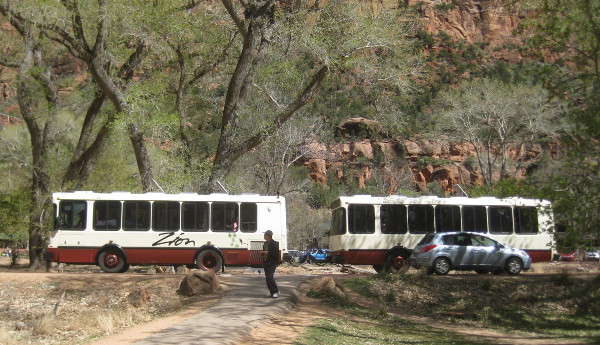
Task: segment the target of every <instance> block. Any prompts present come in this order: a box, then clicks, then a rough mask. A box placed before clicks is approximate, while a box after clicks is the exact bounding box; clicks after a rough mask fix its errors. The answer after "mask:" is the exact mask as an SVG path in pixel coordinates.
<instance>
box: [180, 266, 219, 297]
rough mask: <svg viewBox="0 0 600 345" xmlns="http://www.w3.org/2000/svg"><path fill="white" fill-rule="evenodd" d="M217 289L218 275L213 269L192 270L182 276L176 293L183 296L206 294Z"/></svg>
mask: <svg viewBox="0 0 600 345" xmlns="http://www.w3.org/2000/svg"><path fill="white" fill-rule="evenodd" d="M217 290H219V277H217V274H216V273H215V271H213V270H207V271H194V272H191V273H190V274H188V275H187V276H185V277H184V278H183V280H182V281H181V283H180V284H179V290H177V293H179V294H180V295H183V296H195V295H208V294H211V293H214V292H217Z"/></svg>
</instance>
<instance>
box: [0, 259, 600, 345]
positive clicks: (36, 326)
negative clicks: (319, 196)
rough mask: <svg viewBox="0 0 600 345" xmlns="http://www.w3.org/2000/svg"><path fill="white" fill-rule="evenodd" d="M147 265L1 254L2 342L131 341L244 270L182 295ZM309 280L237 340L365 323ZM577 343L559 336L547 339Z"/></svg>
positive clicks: (198, 304) (283, 337) (171, 279)
mask: <svg viewBox="0 0 600 345" xmlns="http://www.w3.org/2000/svg"><path fill="white" fill-rule="evenodd" d="M598 267H599V266H598V263H589V264H588V263H585V264H581V263H559V264H554V263H552V264H544V266H542V265H538V266H536V267H534V270H533V272H530V273H527V274H533V275H535V274H547V273H554V272H561V271H565V270H568V271H572V272H583V271H586V270H587V271H590V270H593V271H595V272H598ZM149 271H154V270H153V269H150V268H148V267H144V268H139V269H134V270H132V271H131V272H128V273H125V274H105V273H102V272H101V271H100V270H99V269H98V268H97V267H95V266H67V267H65V268H64V269H63V270H62V272H61V273H58V272H53V273H29V272H27V269H26V268H25V267H22V268H16V269H15V268H8V266H7V263H3V262H2V261H0V344H6V345H13V344H25V343H27V344H67V343H69V344H74V343H77V344H94V345H108V344H111V345H112V344H131V343H134V342H136V341H138V340H140V334H147V333H148V331H149V330H152V331H157V330H159V329H163V328H166V327H169V326H171V325H173V324H175V323H177V322H179V321H180V320H183V319H185V318H187V317H189V316H190V315H193V314H194V313H197V312H199V311H201V310H203V309H205V308H208V307H210V306H212V305H214V304H215V303H217V302H218V301H219V299H220V298H221V297H222V296H223V295H224V294H225V292H226V291H227V288H228V284H229V283H230V282H231V281H232V279H235V275H236V274H242V273H243V269H231V270H228V272H227V273H228V274H226V275H221V276H220V281H221V286H222V289H221V291H219V292H218V293H217V294H215V295H211V296H203V297H194V298H182V297H181V296H178V295H177V294H176V293H175V290H176V289H177V288H178V286H179V283H180V282H181V280H182V279H183V274H167V273H162V274H161V273H158V274H150V273H149ZM278 272H279V274H313V275H315V276H322V275H330V276H333V277H335V278H336V279H344V278H345V277H354V276H356V273H358V274H360V273H362V274H370V273H372V272H371V270H369V269H368V268H360V269H358V270H356V271H354V272H353V273H355V274H348V273H346V274H344V273H342V272H341V271H340V268H339V267H336V266H312V265H311V266H302V267H286V266H282V267H279V268H278ZM315 281H316V278H315V279H311V280H309V281H307V282H305V283H303V284H302V285H301V286H300V288H299V291H298V303H297V305H296V307H295V308H294V309H293V310H292V311H291V312H289V313H287V314H285V315H282V316H280V317H277V318H276V319H274V320H271V321H269V322H267V323H265V324H264V325H263V326H261V327H259V328H256V329H254V330H253V331H252V332H251V334H250V335H249V336H248V337H247V338H246V339H244V340H243V341H242V342H240V344H255V345H258V344H292V343H293V342H294V340H295V339H296V338H297V337H298V336H299V335H300V334H302V333H303V332H304V331H305V330H306V329H307V327H309V326H311V325H312V324H314V323H315V322H316V321H317V320H318V319H320V318H325V317H345V318H351V319H352V320H354V321H358V322H368V320H362V319H360V318H359V317H356V316H351V315H348V314H347V313H345V312H344V311H342V310H338V309H335V308H332V307H330V306H328V305H326V304H325V303H323V301H321V300H318V299H313V298H310V297H307V296H306V292H307V291H309V290H310V288H311V287H312V285H313V284H314V283H315ZM142 287H143V288H144V289H146V290H147V291H148V292H149V294H150V296H151V300H150V301H149V302H148V303H147V304H146V305H144V306H142V307H140V308H135V307H132V306H131V305H129V304H128V303H127V295H128V294H129V293H130V292H131V291H135V290H136V289H139V288H142ZM61 296H62V297H61ZM351 297H352V299H353V300H355V301H357V302H358V303H359V304H361V305H363V306H367V307H373V308H378V306H376V305H374V304H373V303H374V302H373V301H371V300H369V299H367V298H364V297H362V296H359V295H356V294H352V296H351ZM390 312H392V313H396V314H398V315H401V316H402V317H404V318H406V319H409V320H410V321H413V322H417V323H424V324H427V325H432V324H435V325H436V327H438V328H441V329H447V330H452V331H453V332H457V333H462V334H470V335H478V336H485V337H486V339H489V342H490V343H493V344H548V339H544V340H543V341H542V340H536V339H531V338H527V337H523V338H520V337H516V336H514V335H512V334H511V335H509V334H502V333H499V332H494V331H489V330H485V329H481V330H478V329H474V328H473V327H465V328H461V327H457V326H456V325H449V324H447V325H446V324H444V323H440V322H439V321H435V322H434V321H433V319H430V318H427V317H423V316H416V315H410V314H406V313H403V312H402V311H401V310H390ZM48 320H50V321H48ZM92 325H94V326H92ZM539 341H542V342H539ZM576 343H577V342H576V341H574V340H570V341H568V342H565V341H562V340H560V339H557V340H556V341H555V342H553V343H552V344H555V345H559V344H576Z"/></svg>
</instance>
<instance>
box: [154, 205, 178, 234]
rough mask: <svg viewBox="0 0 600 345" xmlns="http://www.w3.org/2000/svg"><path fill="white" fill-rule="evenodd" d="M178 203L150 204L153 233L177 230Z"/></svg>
mask: <svg viewBox="0 0 600 345" xmlns="http://www.w3.org/2000/svg"><path fill="white" fill-rule="evenodd" d="M179 214H180V211H179V202H177V201H155V202H153V203H152V229H153V230H155V231H177V230H179Z"/></svg>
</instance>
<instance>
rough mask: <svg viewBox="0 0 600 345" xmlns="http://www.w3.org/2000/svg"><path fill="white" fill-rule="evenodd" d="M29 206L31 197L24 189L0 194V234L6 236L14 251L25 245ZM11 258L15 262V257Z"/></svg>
mask: <svg viewBox="0 0 600 345" xmlns="http://www.w3.org/2000/svg"><path fill="white" fill-rule="evenodd" d="M30 204H31V196H30V193H29V191H28V190H27V189H26V188H20V189H15V190H14V191H12V192H9V193H0V234H5V235H8V236H9V237H10V238H11V239H12V242H13V245H14V248H15V249H16V248H18V247H20V246H21V245H23V244H25V243H26V242H27V239H28V237H29V236H28V232H27V229H28V215H29V209H30V208H31V205H30ZM15 253H16V252H15ZM13 258H14V259H13V262H15V261H16V258H17V256H16V255H15V256H14V257H13ZM15 263H16V262H15Z"/></svg>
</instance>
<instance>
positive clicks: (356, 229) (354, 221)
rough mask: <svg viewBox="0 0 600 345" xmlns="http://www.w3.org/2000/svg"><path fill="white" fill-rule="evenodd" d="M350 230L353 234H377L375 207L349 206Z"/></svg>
mask: <svg viewBox="0 0 600 345" xmlns="http://www.w3.org/2000/svg"><path fill="white" fill-rule="evenodd" d="M348 230H349V231H350V233H351V234H372V233H374V232H375V208H374V207H373V205H350V206H348Z"/></svg>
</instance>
